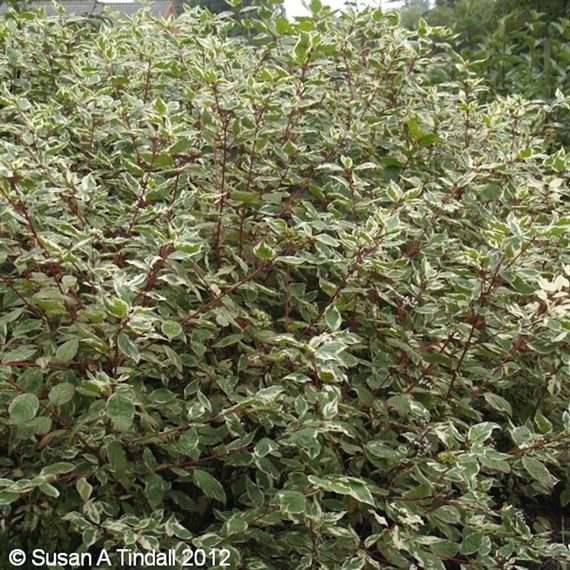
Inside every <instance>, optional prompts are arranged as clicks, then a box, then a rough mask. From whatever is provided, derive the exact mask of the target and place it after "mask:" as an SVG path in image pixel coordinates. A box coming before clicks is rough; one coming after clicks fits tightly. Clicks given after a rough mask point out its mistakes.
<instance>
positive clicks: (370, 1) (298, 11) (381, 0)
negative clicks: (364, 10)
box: [285, 0, 399, 17]
mask: <svg viewBox="0 0 570 570" xmlns="http://www.w3.org/2000/svg"><path fill="white" fill-rule="evenodd" d="M322 2H323V4H328V5H329V6H331V8H334V9H335V10H337V9H342V8H343V7H344V0H322ZM398 4H399V2H398V1H397V0H358V5H359V6H360V5H362V6H366V5H371V6H378V5H381V6H383V7H385V8H387V7H388V6H389V7H391V8H397V7H398ZM285 10H287V15H288V16H289V17H294V16H306V15H307V14H308V13H309V12H308V10H307V9H306V8H304V7H303V3H302V1H301V0H285Z"/></svg>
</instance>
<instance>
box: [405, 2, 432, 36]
mask: <svg viewBox="0 0 570 570" xmlns="http://www.w3.org/2000/svg"><path fill="white" fill-rule="evenodd" d="M430 7H431V6H430V2H429V0H407V1H406V2H404V4H403V5H402V7H401V9H400V19H401V22H402V25H403V26H405V27H406V28H408V29H409V30H413V29H414V28H416V26H417V25H418V22H419V20H420V18H421V17H422V16H425V15H426V14H427V12H428V11H429V9H430Z"/></svg>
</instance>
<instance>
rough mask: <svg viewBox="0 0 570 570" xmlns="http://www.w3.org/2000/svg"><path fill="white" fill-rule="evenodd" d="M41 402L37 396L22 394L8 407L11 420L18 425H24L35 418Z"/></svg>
mask: <svg viewBox="0 0 570 570" xmlns="http://www.w3.org/2000/svg"><path fill="white" fill-rule="evenodd" d="M39 407H40V401H39V400H38V397H37V396H36V395H35V394H20V395H19V396H16V397H15V398H14V399H13V400H12V402H11V403H10V405H9V406H8V412H9V414H10V418H11V420H12V421H13V422H14V423H15V424H16V425H19V426H20V425H24V424H26V423H27V422H29V421H31V420H32V419H33V418H35V416H36V413H37V411H38V408H39Z"/></svg>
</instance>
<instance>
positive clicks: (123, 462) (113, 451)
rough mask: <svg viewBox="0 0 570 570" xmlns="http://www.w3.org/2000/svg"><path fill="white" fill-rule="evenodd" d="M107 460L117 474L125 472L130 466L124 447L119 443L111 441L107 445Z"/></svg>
mask: <svg viewBox="0 0 570 570" xmlns="http://www.w3.org/2000/svg"><path fill="white" fill-rule="evenodd" d="M107 459H108V460H109V465H110V466H111V469H112V470H113V471H114V472H115V473H120V472H122V471H124V469H125V468H126V467H127V464H128V462H127V456H126V455H125V451H124V450H123V446H122V445H121V444H120V443H119V442H118V441H111V442H109V444H108V445H107Z"/></svg>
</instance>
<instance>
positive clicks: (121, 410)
mask: <svg viewBox="0 0 570 570" xmlns="http://www.w3.org/2000/svg"><path fill="white" fill-rule="evenodd" d="M107 413H108V414H109V418H110V419H111V421H112V422H113V425H114V426H115V427H116V428H117V429H118V430H121V431H125V430H128V429H129V428H130V427H131V426H132V424H133V420H134V417H135V406H134V404H133V402H131V400H130V399H129V398H127V397H126V396H125V395H124V394H121V393H115V394H113V395H112V396H111V397H110V398H109V399H108V400H107Z"/></svg>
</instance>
